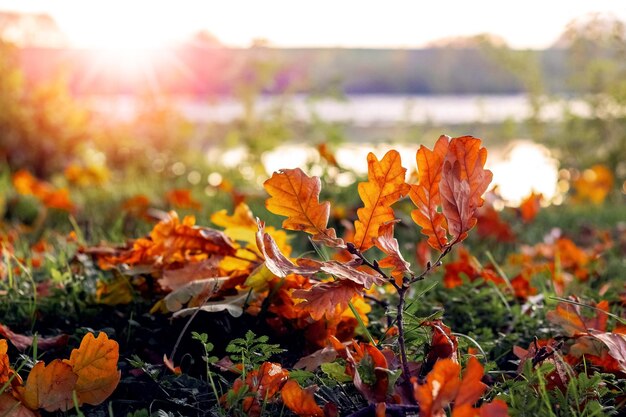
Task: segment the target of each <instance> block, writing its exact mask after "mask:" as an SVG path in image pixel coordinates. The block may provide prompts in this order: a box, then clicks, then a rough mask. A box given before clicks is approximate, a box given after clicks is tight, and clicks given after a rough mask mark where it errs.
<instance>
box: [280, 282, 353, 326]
mask: <svg viewBox="0 0 626 417" xmlns="http://www.w3.org/2000/svg"><path fill="white" fill-rule="evenodd" d="M362 288H363V287H362V286H360V285H358V284H356V283H354V282H352V281H350V280H340V281H333V282H323V283H320V284H317V285H316V286H314V287H312V288H311V289H309V290H295V291H294V292H293V293H292V296H293V298H297V299H302V300H305V301H303V302H301V303H298V304H296V308H297V309H303V310H306V311H308V312H309V314H311V317H312V318H313V320H320V319H321V318H322V317H324V316H326V318H327V319H331V318H333V317H336V316H337V315H339V314H341V313H342V312H343V311H344V310H345V309H346V308H348V303H349V302H350V300H352V297H354V295H355V294H356V293H357V292H358V291H360V290H361V289H362Z"/></svg>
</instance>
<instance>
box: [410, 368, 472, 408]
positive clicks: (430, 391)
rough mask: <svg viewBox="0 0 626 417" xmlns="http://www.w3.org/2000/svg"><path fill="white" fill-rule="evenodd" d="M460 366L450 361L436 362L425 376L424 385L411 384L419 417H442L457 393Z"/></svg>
mask: <svg viewBox="0 0 626 417" xmlns="http://www.w3.org/2000/svg"><path fill="white" fill-rule="evenodd" d="M459 372H461V365H459V364H458V363H456V362H454V361H453V360H452V359H442V360H440V361H437V363H436V364H435V367H434V368H433V370H432V371H430V372H429V373H428V375H427V376H426V383H425V384H422V385H418V384H417V383H416V382H415V380H414V382H413V388H414V396H415V399H416V400H417V402H418V404H419V406H420V417H444V416H445V415H446V413H445V411H444V407H447V406H448V405H449V404H450V403H451V402H452V401H454V399H455V398H456V395H457V393H458V391H459V386H460V385H461V381H460V379H459Z"/></svg>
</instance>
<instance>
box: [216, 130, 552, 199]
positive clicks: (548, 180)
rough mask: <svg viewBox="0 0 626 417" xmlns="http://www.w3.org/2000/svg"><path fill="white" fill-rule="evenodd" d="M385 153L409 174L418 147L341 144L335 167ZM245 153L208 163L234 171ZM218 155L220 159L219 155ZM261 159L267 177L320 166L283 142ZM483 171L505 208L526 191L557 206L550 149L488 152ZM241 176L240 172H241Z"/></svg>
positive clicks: (358, 164) (360, 166) (356, 166)
mask: <svg viewBox="0 0 626 417" xmlns="http://www.w3.org/2000/svg"><path fill="white" fill-rule="evenodd" d="M390 149H395V150H397V151H398V152H399V153H400V155H401V157H402V161H403V165H404V166H405V167H407V168H408V171H409V173H411V172H412V171H413V170H415V169H416V165H415V153H416V151H417V146H415V145H406V144H389V143H388V144H385V143H382V144H368V143H363V144H356V143H345V144H342V145H340V146H339V147H338V148H337V149H336V151H335V158H336V159H337V163H338V164H339V166H340V167H342V168H343V169H346V170H349V171H352V172H354V173H355V174H357V175H364V174H366V173H367V154H368V153H369V152H373V153H374V154H375V155H377V156H378V158H382V156H383V155H384V154H385V153H386V152H387V151H388V150H390ZM245 152H246V151H245V149H243V148H236V149H231V150H227V151H224V152H216V153H215V155H213V158H211V157H209V159H212V160H213V161H212V162H214V163H215V162H220V163H221V165H222V166H224V167H226V168H236V167H239V168H240V171H241V168H242V167H241V166H239V165H240V163H241V161H242V160H244V156H245ZM218 155H219V156H218ZM261 161H262V163H263V166H264V167H265V169H266V171H267V172H268V173H272V172H274V171H277V170H279V169H281V168H297V167H300V168H304V167H309V169H308V174H309V175H321V174H322V167H321V165H320V157H319V153H318V152H317V150H316V149H315V148H314V147H312V146H309V145H307V144H286V145H282V146H279V147H277V148H275V149H273V150H272V151H268V152H265V153H263V155H262V156H261ZM487 168H489V169H491V170H492V172H493V185H497V186H498V189H499V192H500V194H501V196H502V198H503V199H504V201H505V203H506V204H507V205H511V206H516V205H519V203H520V202H521V201H522V200H523V199H524V197H526V196H528V195H529V194H530V193H531V192H533V191H534V192H536V193H541V194H543V196H544V199H545V200H546V201H549V202H552V203H557V204H558V203H559V201H560V199H561V198H562V197H561V195H560V192H562V191H563V190H562V189H563V186H562V184H559V172H558V161H557V160H556V159H554V158H553V157H552V156H551V154H550V151H549V150H548V149H547V148H546V147H544V146H542V145H539V144H536V143H534V142H532V141H530V140H518V141H515V142H512V143H510V144H509V145H508V146H507V147H505V148H503V149H490V150H489V158H488V161H487ZM242 172H243V171H242ZM334 174H336V175H333V177H334V179H335V180H336V182H337V183H338V184H340V185H344V186H347V185H350V184H351V183H353V182H354V181H355V180H356V177H355V176H354V175H353V174H352V173H350V172H348V173H346V172H339V171H337V172H334Z"/></svg>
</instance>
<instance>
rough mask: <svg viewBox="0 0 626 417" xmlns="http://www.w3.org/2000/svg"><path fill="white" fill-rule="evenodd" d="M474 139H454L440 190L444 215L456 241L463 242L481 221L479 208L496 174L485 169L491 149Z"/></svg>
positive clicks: (447, 155)
mask: <svg viewBox="0 0 626 417" xmlns="http://www.w3.org/2000/svg"><path fill="white" fill-rule="evenodd" d="M480 145H481V141H480V139H477V138H475V137H472V136H462V137H460V138H453V139H452V140H451V141H450V145H449V147H448V153H447V154H446V157H445V160H444V162H443V169H442V173H441V183H440V184H439V191H440V193H441V202H442V206H443V215H444V216H445V218H446V220H447V224H448V233H449V234H450V235H451V236H453V238H454V241H453V242H461V241H462V240H463V239H465V238H466V237H467V232H468V231H469V230H470V229H471V228H472V227H474V225H475V224H476V222H477V219H476V217H475V213H476V209H477V208H478V207H480V206H482V205H483V199H482V195H483V194H484V192H485V191H487V187H489V184H490V183H491V179H492V177H493V174H492V173H491V171H489V170H485V169H484V166H485V162H486V160H487V149H485V148H481V146H480Z"/></svg>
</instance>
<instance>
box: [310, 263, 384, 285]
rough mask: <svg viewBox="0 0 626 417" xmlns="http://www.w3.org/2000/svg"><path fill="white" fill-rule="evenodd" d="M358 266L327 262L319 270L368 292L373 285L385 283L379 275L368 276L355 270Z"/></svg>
mask: <svg viewBox="0 0 626 417" xmlns="http://www.w3.org/2000/svg"><path fill="white" fill-rule="evenodd" d="M358 266H360V264H358V263H354V262H348V263H344V262H338V261H327V262H324V263H323V264H322V266H321V268H320V269H321V270H322V271H324V272H326V273H327V274H331V275H332V276H334V277H336V278H339V279H343V280H350V281H352V282H354V283H356V284H358V285H360V286H363V287H365V289H368V290H369V289H370V288H371V286H372V285H373V284H376V285H382V284H384V283H385V280H384V278H383V277H382V276H380V275H379V274H375V275H372V274H368V273H367V272H363V271H361V270H359V269H357V267H358Z"/></svg>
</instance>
